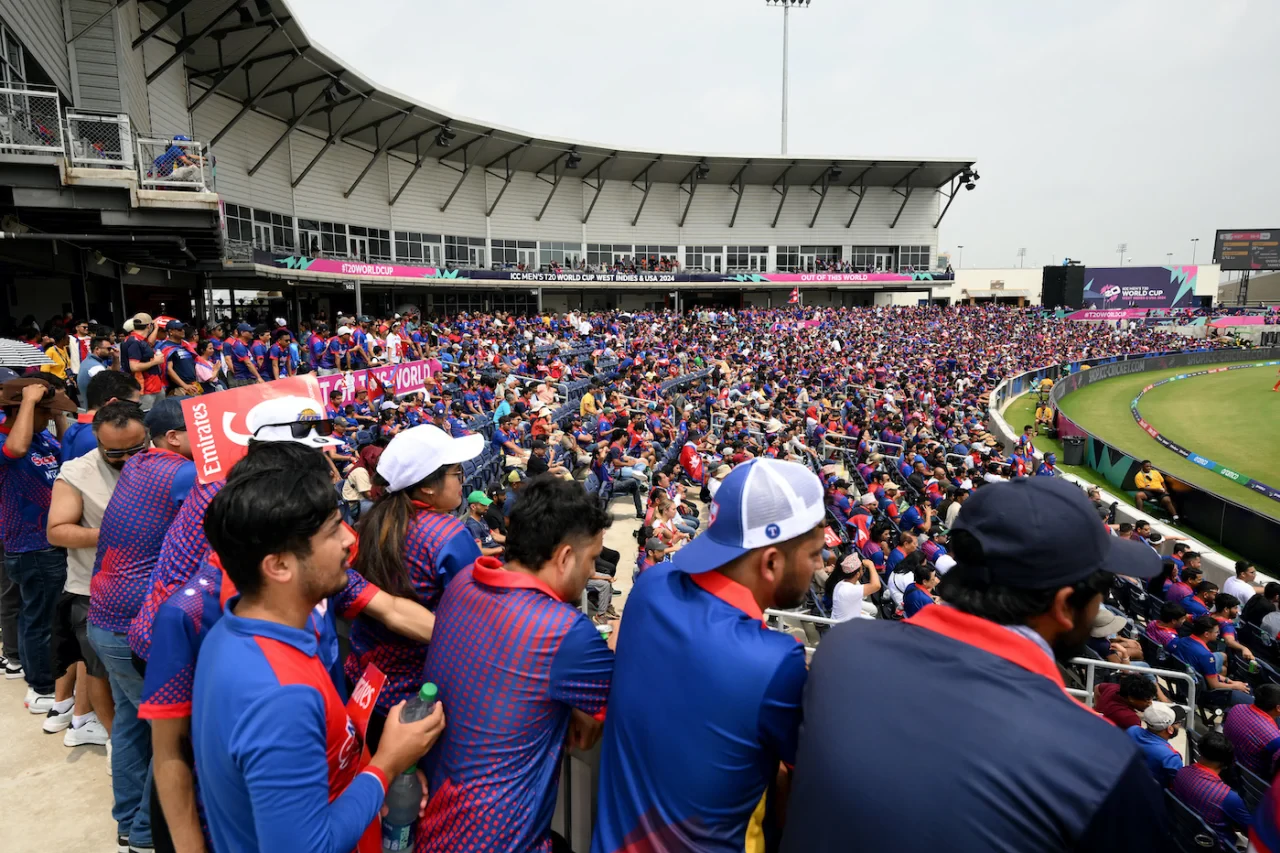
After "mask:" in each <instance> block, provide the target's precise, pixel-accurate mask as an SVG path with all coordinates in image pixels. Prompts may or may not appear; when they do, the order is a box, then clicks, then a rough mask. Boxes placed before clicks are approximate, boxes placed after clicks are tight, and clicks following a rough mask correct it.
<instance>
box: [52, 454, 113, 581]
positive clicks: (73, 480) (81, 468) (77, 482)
mask: <svg viewBox="0 0 1280 853" xmlns="http://www.w3.org/2000/svg"><path fill="white" fill-rule="evenodd" d="M58 479H59V480H62V481H63V482H65V483H66V484H67V485H69V486H71V487H72V488H74V489H75V490H76V491H78V492H79V493H80V498H81V500H82V501H83V504H84V510H83V512H82V513H81V514H80V526H81V527H90V528H95V529H96V528H99V527H101V526H102V514H103V513H104V512H106V509H107V503H108V502H109V501H110V500H111V494H112V492H114V491H115V490H116V483H117V482H119V480H120V472H119V471H118V470H116V469H115V468H112V467H111V466H110V465H108V464H107V463H106V462H104V461H103V459H102V454H101V453H99V452H98V451H97V450H92V451H90V452H89V453H86V454H85V455H84V456H80V457H78V458H76V459H72V460H71V461H70V462H67V463H65V464H64V465H63V466H62V468H61V469H60V470H59V471H58ZM97 553H98V549H97V548H68V549H67V584H66V587H64V588H65V589H66V591H67V592H70V593H74V594H75V595H88V594H89V581H90V579H91V578H92V577H93V561H94V557H96V556H97Z"/></svg>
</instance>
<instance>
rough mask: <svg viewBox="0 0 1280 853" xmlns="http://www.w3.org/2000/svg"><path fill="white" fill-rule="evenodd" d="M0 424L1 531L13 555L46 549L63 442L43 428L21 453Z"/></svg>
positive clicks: (8, 426) (7, 428) (5, 425)
mask: <svg viewBox="0 0 1280 853" xmlns="http://www.w3.org/2000/svg"><path fill="white" fill-rule="evenodd" d="M11 426H12V424H7V423H6V424H0V437H3V439H4V447H3V448H0V532H2V533H3V536H4V549H5V551H7V552H8V553H10V554H25V553H27V552H28V551H43V550H45V549H46V548H48V547H49V540H48V538H47V537H46V535H45V529H46V528H47V527H48V526H49V500H50V498H52V497H53V481H54V480H56V479H57V477H58V468H59V466H60V465H61V464H62V445H61V444H59V443H58V440H57V439H56V438H54V437H53V435H51V434H50V433H49V431H48V430H41V431H40V432H38V433H35V434H33V435H32V436H31V446H30V447H28V448H27V452H26V453H24V454H21V455H15V454H13V453H12V452H11V451H10V449H9V428H10V427H11Z"/></svg>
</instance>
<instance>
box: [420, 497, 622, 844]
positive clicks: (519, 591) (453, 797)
mask: <svg viewBox="0 0 1280 853" xmlns="http://www.w3.org/2000/svg"><path fill="white" fill-rule="evenodd" d="M473 506H474V505H473ZM608 525H609V518H608V516H607V515H606V514H605V513H604V512H603V511H602V510H601V509H600V507H599V504H597V503H596V502H595V501H594V500H593V499H592V498H591V497H590V496H589V495H587V494H586V493H585V492H584V491H583V490H582V489H581V488H580V487H579V486H577V485H576V484H575V483H570V482H567V481H564V480H557V479H555V478H552V477H536V478H533V479H531V480H530V481H529V485H528V486H527V487H526V488H525V490H524V493H523V495H522V496H521V498H520V503H519V504H518V505H517V506H516V509H515V512H514V513H513V514H512V516H511V523H510V528H509V533H508V536H507V546H506V547H507V562H506V566H505V567H504V566H503V565H502V563H500V562H499V561H498V560H496V559H494V558H493V557H482V558H480V559H479V560H477V561H476V563H475V565H474V566H471V567H469V568H467V569H465V570H464V571H463V572H462V574H461V575H459V576H458V578H457V579H456V580H455V581H454V582H453V583H451V584H450V585H449V587H448V588H447V589H446V590H445V592H444V596H443V597H442V598H441V599H440V605H439V607H438V608H437V610H436V627H435V631H434V633H433V634H432V638H431V647H430V649H429V651H428V654H427V662H426V669H425V671H424V674H423V678H424V679H425V680H428V681H432V682H434V683H435V684H437V685H438V686H439V688H440V700H441V701H442V702H443V703H444V704H445V706H446V707H447V708H448V709H449V714H450V715H451V716H452V717H453V719H454V720H456V721H462V720H465V721H466V722H465V723H461V724H455V725H453V726H451V727H450V728H448V729H447V730H446V731H445V733H444V735H443V737H442V738H441V740H440V744H439V746H438V747H437V749H435V750H434V751H433V752H431V753H430V754H429V755H428V756H427V759H426V766H427V770H428V773H429V776H430V782H431V785H430V788H431V791H432V797H431V800H430V802H429V803H428V805H427V812H426V815H425V817H424V818H423V820H422V822H421V823H420V824H419V831H420V834H419V840H418V843H417V845H416V846H415V850H416V851H417V853H431V852H432V851H441V853H444V851H457V850H549V849H550V848H551V816H552V812H553V811H554V808H555V801H556V790H557V787H558V784H557V783H558V780H559V767H560V759H561V756H562V754H563V752H564V748H565V737H566V734H568V735H569V740H570V743H571V745H572V746H574V747H576V748H579V749H589V748H591V747H592V746H594V745H595V742H596V740H597V739H598V738H599V736H600V720H601V718H602V717H603V715H604V708H605V700H606V698H607V697H608V695H609V684H610V678H611V675H612V671H613V653H612V652H611V651H609V648H608V646H607V645H606V644H605V641H604V640H603V639H602V638H601V637H600V635H599V633H598V632H597V630H596V628H595V626H594V625H592V624H591V622H590V620H588V619H587V617H586V616H585V615H584V614H583V613H582V611H581V610H579V609H578V608H577V607H576V603H577V601H578V600H579V599H581V597H582V593H583V590H584V589H586V586H587V581H588V580H589V579H590V578H591V577H592V575H593V574H594V573H595V566H596V557H598V556H599V555H600V553H601V550H602V548H603V545H604V530H605V528H606V527H608Z"/></svg>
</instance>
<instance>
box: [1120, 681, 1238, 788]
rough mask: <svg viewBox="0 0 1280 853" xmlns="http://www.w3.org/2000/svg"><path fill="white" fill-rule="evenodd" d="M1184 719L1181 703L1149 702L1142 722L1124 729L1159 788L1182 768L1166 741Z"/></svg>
mask: <svg viewBox="0 0 1280 853" xmlns="http://www.w3.org/2000/svg"><path fill="white" fill-rule="evenodd" d="M1144 680H1145V679H1144ZM1240 707H1242V708H1243V707H1246V706H1244V705H1241V706H1240ZM1095 710H1096V706H1095ZM1108 719H1110V718H1108ZM1186 719H1187V712H1186V711H1185V710H1184V709H1183V708H1182V706H1181V705H1166V704H1165V703H1163V702H1152V703H1151V704H1150V705H1148V706H1147V708H1146V709H1145V710H1144V711H1143V712H1142V722H1143V725H1142V726H1139V725H1133V726H1129V727H1128V728H1126V729H1125V732H1126V733H1127V734H1128V735H1129V737H1130V738H1132V739H1133V742H1134V743H1136V744H1137V745H1138V751H1139V752H1141V753H1142V757H1143V758H1144V759H1146V762H1147V769H1149V770H1150V771H1151V775H1152V776H1154V777H1155V780H1156V781H1157V782H1159V783H1160V787H1162V788H1167V787H1169V786H1170V785H1171V784H1173V777H1174V776H1176V775H1177V774H1178V771H1179V770H1181V769H1182V755H1181V754H1180V753H1179V752H1178V750H1176V749H1174V747H1173V744H1172V743H1170V742H1169V741H1171V740H1173V739H1174V738H1175V737H1177V736H1178V726H1180V725H1182V724H1183V722H1185V721H1186Z"/></svg>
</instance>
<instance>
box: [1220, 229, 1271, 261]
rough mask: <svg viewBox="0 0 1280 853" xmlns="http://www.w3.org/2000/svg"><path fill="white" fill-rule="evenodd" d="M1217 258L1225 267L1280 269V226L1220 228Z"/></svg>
mask: <svg viewBox="0 0 1280 853" xmlns="http://www.w3.org/2000/svg"><path fill="white" fill-rule="evenodd" d="M1213 262H1214V263H1215V264H1218V265H1219V266H1221V267H1222V268H1223V269H1224V270H1280V228H1268V229H1264V230H1256V231H1219V232H1217V233H1216V234H1215V235H1214V237H1213Z"/></svg>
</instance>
